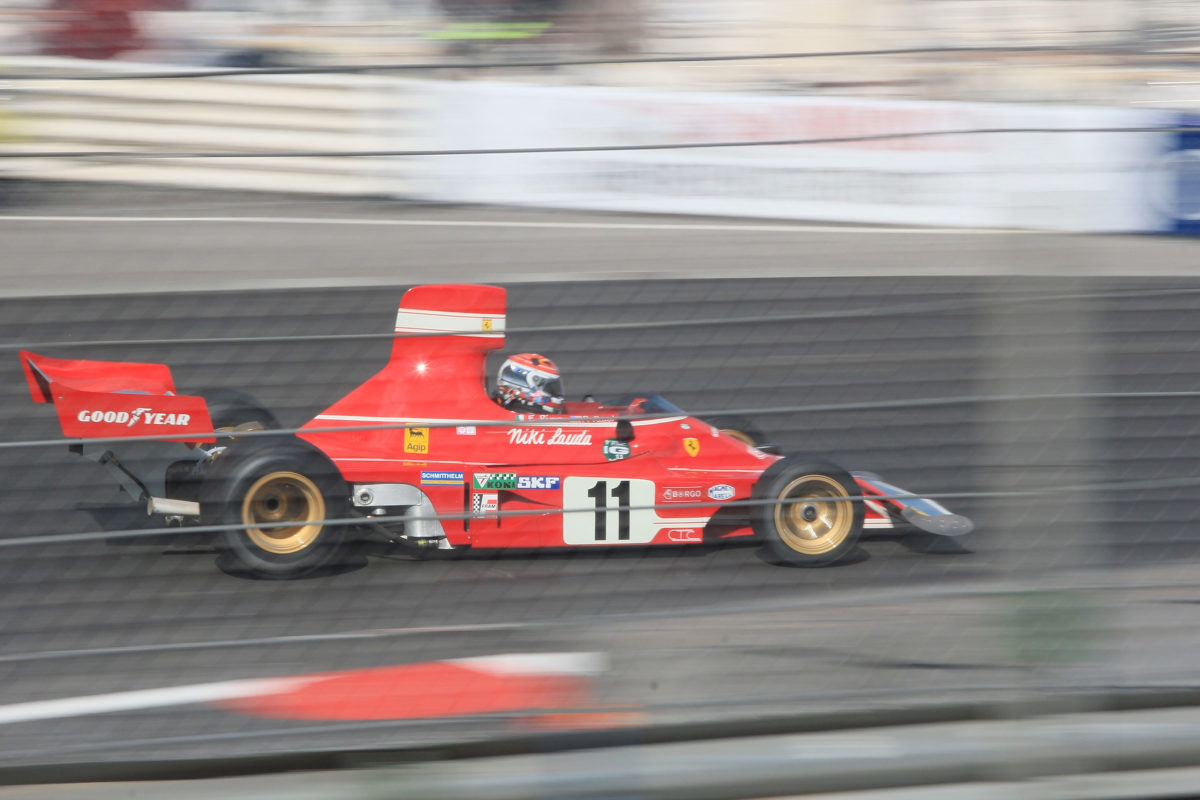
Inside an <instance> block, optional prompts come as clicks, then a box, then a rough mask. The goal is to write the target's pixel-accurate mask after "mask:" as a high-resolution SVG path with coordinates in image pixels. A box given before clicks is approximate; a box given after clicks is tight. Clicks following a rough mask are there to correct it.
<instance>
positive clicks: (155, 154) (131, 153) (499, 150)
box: [0, 125, 1200, 159]
mask: <svg viewBox="0 0 1200 800" xmlns="http://www.w3.org/2000/svg"><path fill="white" fill-rule="evenodd" d="M1021 133H1026V134H1028V133H1200V127H1196V126H1190V125H1189V126H1161V127H1158V126H1141V125H1139V126H1119V127H1111V128H1045V127H1029V128H959V129H953V130H935V131H905V132H901V133H878V134H863V135H858V136H823V137H819V138H809V139H758V140H733V141H721V142H675V143H670V142H659V143H652V144H612V145H578V146H569V147H495V148H459V149H451V150H273V151H262V152H216V151H176V152H172V151H154V150H79V151H65V150H64V151H57V150H42V151H37V150H35V151H28V152H14V151H3V152H0V158H7V159H22V158H64V159H79V158H99V159H105V158H109V159H114V158H137V159H162V158H195V159H210V158H380V157H386V158H407V157H412V156H498V155H535V154H550V153H623V152H641V151H652V150H710V149H719V148H735V147H782V146H792V145H821V144H850V143H854V142H883V141H899V140H906V139H928V138H942V137H949V136H985V135H991V134H996V135H1000V134H1021Z"/></svg>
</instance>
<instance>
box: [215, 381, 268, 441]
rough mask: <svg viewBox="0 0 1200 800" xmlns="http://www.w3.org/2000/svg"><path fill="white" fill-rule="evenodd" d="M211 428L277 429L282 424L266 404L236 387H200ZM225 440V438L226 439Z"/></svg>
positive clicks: (231, 429)
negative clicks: (206, 406) (206, 405)
mask: <svg viewBox="0 0 1200 800" xmlns="http://www.w3.org/2000/svg"><path fill="white" fill-rule="evenodd" d="M196 394H198V395H199V396H200V397H203V398H204V402H205V403H207V404H208V416H209V419H211V420H212V424H213V430H218V431H219V430H228V431H233V430H239V429H240V430H277V429H279V428H282V427H283V426H282V425H280V424H279V420H278V419H276V418H275V415H274V414H272V413H271V412H270V411H269V410H268V409H267V407H266V406H264V405H263V404H262V403H260V402H258V401H257V400H255V399H254V398H253V397H251V396H250V395H248V394H246V393H245V392H239V391H237V390H236V389H201V390H200V391H198V392H196ZM226 441H227V440H226Z"/></svg>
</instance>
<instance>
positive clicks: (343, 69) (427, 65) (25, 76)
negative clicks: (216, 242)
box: [0, 45, 1195, 81]
mask: <svg viewBox="0 0 1200 800" xmlns="http://www.w3.org/2000/svg"><path fill="white" fill-rule="evenodd" d="M1171 52H1172V51H1162V52H1161V53H1155V55H1170V54H1171ZM958 53H963V54H967V53H980V54H992V53H994V54H998V55H999V54H1013V53H1015V54H1020V53H1029V54H1039V55H1040V54H1045V53H1085V54H1094V55H1099V56H1111V55H1114V54H1119V55H1144V54H1138V53H1130V52H1129V51H1127V50H1116V51H1112V50H1097V49H1095V48H1084V47H1076V46H1069V45H1044V46H1013V47H897V48H884V49H877V50H828V51H817V52H802V53H740V54H730V55H703V56H627V57H623V58H572V59H537V60H525V61H515V60H514V61H481V62H472V61H427V62H421V63H415V64H334V65H329V66H297V67H244V68H237V67H225V68H220V67H214V68H208V69H177V70H159V71H156V72H126V73H122V74H106V75H94V74H89V75H80V74H76V73H59V74H41V75H32V74H29V73H0V80H5V81H74V80H78V81H113V80H155V79H168V80H169V79H172V78H230V77H239V76H254V75H346V74H362V73H376V72H383V73H388V72H422V71H429V70H447V69H449V70H474V69H545V68H551V67H582V66H600V65H606V64H702V63H717V62H728V61H784V60H796V59H812V58H855V57H863V56H903V55H953V54H958ZM1179 54H1187V55H1189V56H1192V55H1195V53H1192V52H1190V51H1179Z"/></svg>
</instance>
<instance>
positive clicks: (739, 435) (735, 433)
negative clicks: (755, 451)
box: [721, 428, 758, 447]
mask: <svg viewBox="0 0 1200 800" xmlns="http://www.w3.org/2000/svg"><path fill="white" fill-rule="evenodd" d="M721 433H724V434H727V435H729V436H732V437H733V438H735V439H737V440H738V441H739V442H745V443H746V444H748V445H750V446H751V447H754V446H755V445H757V444H758V442H756V441H754V437H753V436H751V435H750V434H748V433H746V432H745V431H739V430H738V429H737V428H721Z"/></svg>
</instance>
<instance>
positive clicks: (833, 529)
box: [752, 456, 863, 567]
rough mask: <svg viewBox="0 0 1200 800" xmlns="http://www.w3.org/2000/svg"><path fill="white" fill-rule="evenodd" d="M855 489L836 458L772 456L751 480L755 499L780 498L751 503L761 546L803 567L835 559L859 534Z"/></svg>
mask: <svg viewBox="0 0 1200 800" xmlns="http://www.w3.org/2000/svg"><path fill="white" fill-rule="evenodd" d="M860 494H861V492H860V491H859V489H858V483H857V482H855V480H854V478H853V477H851V476H850V474H849V473H848V472H846V471H845V470H844V469H842V468H841V467H839V466H837V465H835V464H830V463H828V462H823V461H812V460H811V459H809V458H803V457H801V458H797V457H796V456H791V457H789V458H785V459H783V460H782V461H778V462H776V463H775V464H773V465H772V466H771V468H770V469H768V470H767V471H766V472H765V473H763V476H762V477H761V478H759V480H758V483H756V484H755V486H754V498H755V499H756V500H775V501H781V502H777V503H775V504H764V505H761V506H755V507H754V508H753V509H752V522H753V525H754V530H755V531H756V532H757V533H758V535H759V537H760V538H761V539H762V541H763V550H764V551H765V553H766V554H767V556H768V557H769V558H770V559H772V560H773V561H777V562H782V563H787V564H795V565H797V566H802V567H820V566H825V565H827V564H832V563H834V562H835V561H839V560H840V559H842V558H844V557H845V556H846V555H847V554H849V553H850V552H851V551H853V550H854V548H855V546H856V544H857V543H858V538H859V536H860V535H861V534H862V527H863V503H862V502H861V501H859V500H851V499H850V498H851V497H856V496H858V495H860ZM783 501H792V502H783Z"/></svg>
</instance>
